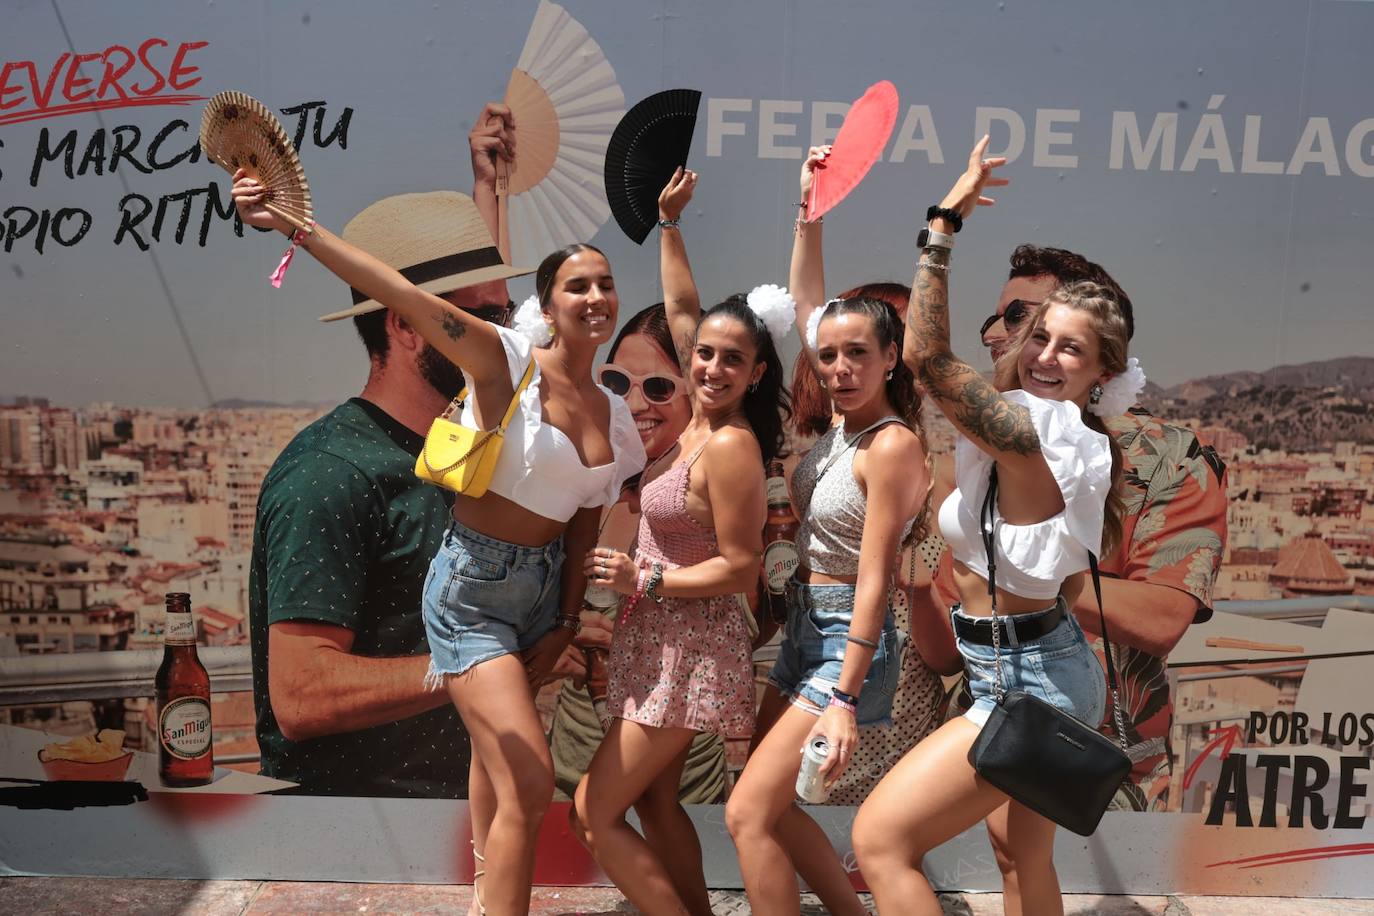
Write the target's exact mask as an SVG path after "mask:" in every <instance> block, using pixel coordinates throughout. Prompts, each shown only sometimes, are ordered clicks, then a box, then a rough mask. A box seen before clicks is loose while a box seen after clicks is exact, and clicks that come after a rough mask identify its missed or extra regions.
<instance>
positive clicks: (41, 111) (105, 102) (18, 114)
mask: <svg viewBox="0 0 1374 916" xmlns="http://www.w3.org/2000/svg"><path fill="white" fill-rule="evenodd" d="M205 98H206V97H205V96H203V95H152V96H146V97H145V96H139V97H135V98H130V99H99V100H97V101H94V102H72V103H70V104H67V105H52V106H50V107H48V108H37V109H33V108H31V109H28V110H27V111H11V112H7V113H3V114H0V125H5V124H20V123H22V122H24V121H38V120H41V119H43V118H58V117H61V116H62V115H71V114H83V113H85V112H88V111H108V110H109V109H111V108H144V107H147V106H149V105H190V104H191V103H192V102H203V101H205Z"/></svg>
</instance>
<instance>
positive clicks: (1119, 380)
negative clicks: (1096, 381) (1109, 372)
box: [1088, 356, 1145, 419]
mask: <svg viewBox="0 0 1374 916" xmlns="http://www.w3.org/2000/svg"><path fill="white" fill-rule="evenodd" d="M1144 389H1145V372H1144V370H1142V369H1141V368H1140V360H1138V359H1136V358H1135V357H1134V356H1132V357H1131V358H1130V359H1128V360H1126V370H1125V371H1124V372H1121V373H1119V374H1118V375H1116V376H1114V377H1113V378H1112V379H1111V380H1110V381H1108V382H1107V384H1105V385H1103V386H1102V396H1101V397H1100V398H1098V399H1097V403H1096V404H1089V405H1088V409H1089V410H1091V411H1092V412H1093V413H1095V414H1097V415H1098V416H1099V417H1103V418H1104V419H1105V418H1110V417H1119V416H1121V415H1122V414H1123V413H1125V412H1126V411H1127V410H1129V409H1130V408H1131V407H1133V406H1134V405H1135V402H1136V398H1138V397H1140V392H1141V391H1143V390H1144Z"/></svg>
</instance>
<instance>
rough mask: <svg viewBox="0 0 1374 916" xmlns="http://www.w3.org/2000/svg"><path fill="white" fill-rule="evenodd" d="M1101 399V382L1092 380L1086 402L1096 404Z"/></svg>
mask: <svg viewBox="0 0 1374 916" xmlns="http://www.w3.org/2000/svg"><path fill="white" fill-rule="evenodd" d="M1101 400H1102V384H1101V383H1100V382H1093V386H1092V387H1091V388H1089V389H1088V403H1089V404H1096V403H1097V402H1098V401H1101Z"/></svg>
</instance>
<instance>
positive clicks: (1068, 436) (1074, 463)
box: [940, 390, 1112, 600]
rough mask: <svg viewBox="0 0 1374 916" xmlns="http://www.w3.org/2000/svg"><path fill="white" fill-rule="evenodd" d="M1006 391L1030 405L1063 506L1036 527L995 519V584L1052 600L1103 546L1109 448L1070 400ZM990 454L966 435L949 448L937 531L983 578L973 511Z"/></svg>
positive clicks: (982, 553) (984, 488)
mask: <svg viewBox="0 0 1374 916" xmlns="http://www.w3.org/2000/svg"><path fill="white" fill-rule="evenodd" d="M1003 397H1005V398H1006V399H1007V400H1009V401H1012V402H1014V403H1016V404H1020V405H1022V406H1024V407H1025V408H1026V409H1027V410H1029V411H1030V416H1031V422H1032V423H1033V424H1034V425H1035V432H1036V435H1038V436H1039V437H1040V451H1041V453H1042V454H1043V455H1044V456H1045V461H1046V463H1048V464H1049V466H1050V473H1051V474H1053V475H1054V480H1055V483H1057V484H1058V485H1059V492H1060V493H1061V494H1062V495H1063V497H1064V511H1062V512H1060V513H1059V514H1058V515H1055V516H1053V517H1052V518H1047V519H1045V520H1044V521H1043V522H1036V523H1035V524H1033V525H1009V524H1007V523H1006V522H1005V521H1002V520H1001V519H998V522H997V551H998V555H997V586H998V588H1001V589H1003V590H1005V591H1008V592H1010V593H1012V594H1013V595H1020V596H1021V597H1023V598H1044V599H1046V600H1048V599H1051V598H1054V597H1055V596H1056V595H1058V594H1059V586H1060V584H1061V583H1062V582H1063V581H1064V579H1066V578H1068V577H1069V576H1071V575H1073V574H1074V573H1077V572H1081V571H1082V570H1084V569H1087V568H1088V551H1092V552H1093V553H1097V552H1098V551H1099V549H1100V547H1101V545H1102V524H1103V521H1104V520H1105V517H1106V506H1107V494H1108V492H1109V491H1110V489H1111V485H1112V453H1111V447H1110V445H1109V443H1108V441H1107V437H1106V436H1104V435H1102V434H1101V433H1098V432H1094V431H1093V430H1091V429H1088V427H1087V426H1085V425H1084V424H1083V417H1082V414H1081V413H1080V412H1079V408H1078V405H1077V404H1075V403H1073V402H1072V401H1048V400H1045V399H1044V398H1038V397H1036V396H1035V395H1032V394H1027V393H1026V392H1024V391H1020V390H1014V391H1006V392H1003ZM992 464H993V461H992V456H991V455H989V454H987V453H986V452H984V451H983V450H982V449H980V448H979V447H978V446H976V445H974V444H973V443H972V442H970V441H969V440H968V439H966V438H964V437H963V436H960V437H959V441H958V442H957V443H956V444H955V446H954V477H955V481H956V482H957V483H958V488H957V489H956V490H955V491H954V492H953V493H951V494H950V495H949V497H948V498H947V499H946V500H945V502H944V504H943V505H942V506H940V533H941V534H942V535H944V538H945V540H946V541H947V542H948V543H949V548H950V551H951V552H952V553H953V554H954V558H955V559H956V560H958V561H959V562H961V563H963V564H964V565H965V566H967V567H968V568H969V569H971V570H973V571H974V572H976V573H978V574H979V575H980V576H982V577H983V578H985V579H986V578H987V575H988V558H987V552H986V551H985V550H984V549H983V536H982V532H981V529H980V527H979V521H978V514H979V510H980V509H982V507H983V497H984V495H985V494H986V493H987V489H988V478H989V473H990V471H991V469H992Z"/></svg>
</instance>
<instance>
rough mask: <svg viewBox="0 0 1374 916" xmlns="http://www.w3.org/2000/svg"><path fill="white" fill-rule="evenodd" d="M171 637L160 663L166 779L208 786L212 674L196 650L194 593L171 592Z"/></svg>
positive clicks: (161, 753) (161, 760)
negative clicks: (192, 599)
mask: <svg viewBox="0 0 1374 916" xmlns="http://www.w3.org/2000/svg"><path fill="white" fill-rule="evenodd" d="M165 634H166V643H165V645H164V647H163V650H162V665H161V667H159V668H158V669H157V682H156V687H157V736H158V774H159V775H160V776H161V777H162V782H163V784H164V785H168V786H177V787H180V786H203V785H206V784H207V783H209V782H210V781H211V780H212V779H213V778H214V769H215V760H214V754H213V752H212V750H211V743H212V742H211V737H212V736H211V729H210V675H209V674H208V673H207V672H206V671H205V666H204V665H202V664H201V663H200V658H199V657H198V656H197V655H196V626H195V623H194V622H193V621H192V620H191V596H190V595H187V594H184V593H182V592H172V593H171V594H169V595H167V623H166V627H165Z"/></svg>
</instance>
